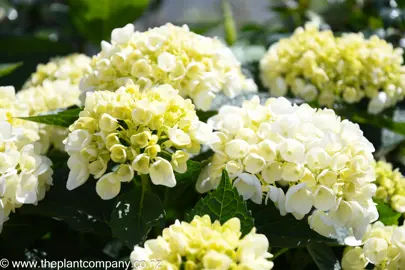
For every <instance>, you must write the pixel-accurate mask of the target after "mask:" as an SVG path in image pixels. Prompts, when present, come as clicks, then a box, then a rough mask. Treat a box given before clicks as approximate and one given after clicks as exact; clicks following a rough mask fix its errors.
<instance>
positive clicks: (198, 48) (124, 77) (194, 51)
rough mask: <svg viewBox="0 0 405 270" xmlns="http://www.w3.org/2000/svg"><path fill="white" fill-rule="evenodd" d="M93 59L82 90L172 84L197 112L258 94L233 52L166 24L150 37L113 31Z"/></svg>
mask: <svg viewBox="0 0 405 270" xmlns="http://www.w3.org/2000/svg"><path fill="white" fill-rule="evenodd" d="M101 47H102V50H101V52H100V53H99V54H97V55H96V56H95V57H93V59H92V62H91V66H92V69H93V71H92V72H91V73H90V74H89V75H86V76H85V77H84V79H83V81H82V83H81V90H83V91H84V92H86V91H97V90H109V91H115V90H116V89H117V88H118V87H120V86H122V85H124V84H125V83H127V82H128V81H132V82H133V83H135V84H137V85H140V86H141V89H143V88H145V89H149V88H150V87H151V86H152V85H157V84H170V85H172V86H173V87H174V88H176V89H178V90H179V94H180V95H181V96H182V97H190V98H191V99H192V100H193V102H194V104H195V105H196V107H197V108H198V109H203V110H208V109H209V108H210V105H211V101H212V99H213V98H214V96H215V93H218V92H220V91H223V92H224V93H225V95H227V96H231V97H232V96H235V95H237V94H239V93H240V92H241V91H243V90H246V91H256V90H257V86H256V85H255V83H254V82H253V80H252V79H247V78H245V76H244V75H243V74H242V72H241V67H240V63H239V62H238V61H237V60H236V58H235V56H234V55H233V54H232V52H231V50H230V49H229V48H227V47H226V46H225V45H223V44H222V43H221V42H220V41H219V40H218V39H216V38H208V37H204V36H201V35H197V34H195V33H193V32H191V31H190V30H189V28H188V27H187V25H184V26H183V27H178V26H174V25H172V24H170V23H169V24H166V25H163V26H161V27H156V28H152V29H150V30H148V31H146V32H138V31H135V32H134V26H133V25H132V24H128V25H126V26H125V27H123V28H117V29H115V30H113V32H112V34H111V42H110V43H108V42H106V41H103V42H102V43H101Z"/></svg>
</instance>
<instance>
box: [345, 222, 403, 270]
mask: <svg viewBox="0 0 405 270" xmlns="http://www.w3.org/2000/svg"><path fill="white" fill-rule="evenodd" d="M404 252H405V227H404V226H403V225H402V226H384V224H383V223H381V222H376V223H374V224H372V225H370V226H369V228H368V230H367V232H366V234H365V235H364V238H363V242H362V246H361V247H359V246H358V247H347V248H346V250H345V252H344V255H343V259H342V267H343V269H345V270H355V269H356V270H357V269H366V266H367V265H368V264H369V263H371V264H373V265H374V266H375V267H376V268H375V269H403V267H404V265H405V253H404Z"/></svg>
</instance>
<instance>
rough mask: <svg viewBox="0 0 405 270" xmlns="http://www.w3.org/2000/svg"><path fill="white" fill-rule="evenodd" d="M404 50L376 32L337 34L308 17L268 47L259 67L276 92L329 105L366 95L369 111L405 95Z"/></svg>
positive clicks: (374, 110) (271, 90) (400, 98)
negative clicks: (303, 22) (367, 35)
mask: <svg viewBox="0 0 405 270" xmlns="http://www.w3.org/2000/svg"><path fill="white" fill-rule="evenodd" d="M402 55H403V50H402V49H401V48H394V47H393V46H392V44H390V43H388V42H386V41H385V40H383V39H380V38H379V37H377V36H372V37H370V38H369V39H367V38H365V37H364V35H363V34H362V33H358V34H355V33H350V34H344V35H342V36H340V37H337V36H334V34H333V32H332V31H330V30H327V31H320V30H319V29H318V26H317V25H316V24H314V23H308V24H306V25H305V27H304V28H303V27H299V28H297V29H296V30H295V31H294V33H293V35H292V36H291V37H289V38H284V39H281V40H280V41H279V42H277V43H275V44H274V45H272V46H271V47H270V48H269V50H268V52H267V54H266V55H265V56H264V57H263V58H262V59H261V61H260V72H261V78H262V81H263V84H264V85H265V86H266V87H268V88H269V90H270V92H271V93H272V94H273V95H275V96H285V95H286V94H287V93H288V92H289V91H291V92H292V94H293V95H295V96H297V97H301V98H303V99H304V100H306V101H317V102H318V103H319V104H320V105H321V106H325V105H326V106H329V107H331V106H332V105H333V103H335V102H340V101H344V102H346V103H350V104H353V103H358V102H360V101H361V100H362V99H363V98H368V99H370V102H369V103H368V111H369V112H370V113H372V114H377V113H379V112H381V111H382V110H384V109H386V108H388V107H391V106H394V105H395V104H396V103H397V102H399V101H401V100H403V98H404V96H405V67H404V66H403V58H402Z"/></svg>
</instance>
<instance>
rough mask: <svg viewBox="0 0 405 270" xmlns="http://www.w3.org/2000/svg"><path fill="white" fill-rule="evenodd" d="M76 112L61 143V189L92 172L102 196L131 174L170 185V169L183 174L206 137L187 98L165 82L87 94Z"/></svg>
mask: <svg viewBox="0 0 405 270" xmlns="http://www.w3.org/2000/svg"><path fill="white" fill-rule="evenodd" d="M79 116H80V117H79V119H78V120H77V121H76V122H75V123H74V124H73V125H72V126H71V127H70V133H69V136H68V138H67V139H66V141H65V145H66V151H67V153H68V154H69V155H70V158H69V160H68V166H69V168H70V170H71V171H70V174H69V179H68V182H67V188H68V189H74V188H77V187H78V186H80V185H82V184H83V183H85V182H86V181H87V179H88V178H89V176H90V175H93V176H94V178H96V179H99V180H98V182H97V186H96V190H97V193H98V194H99V195H100V197H101V198H103V199H111V198H114V197H115V196H117V195H118V193H119V191H120V187H121V182H129V181H131V180H132V179H133V178H134V173H135V172H136V173H137V174H138V175H149V176H150V178H151V180H152V182H153V183H154V184H155V185H164V186H168V187H174V186H175V185H176V179H175V177H174V173H173V170H174V171H176V172H179V173H184V172H185V171H186V170H187V160H188V159H189V157H190V154H193V153H198V152H199V151H200V144H201V143H204V142H209V140H210V137H212V134H211V132H212V130H211V129H210V127H209V126H207V125H206V124H204V123H202V122H200V121H199V120H198V117H197V115H196V112H195V110H194V105H193V104H192V103H191V100H189V99H183V98H182V97H180V96H179V95H178V91H177V90H175V89H173V87H171V86H170V85H160V86H155V87H153V88H151V89H147V91H143V92H142V91H141V90H140V88H139V86H137V85H132V84H130V85H127V86H123V87H120V88H119V89H118V90H117V91H116V92H110V91H97V92H93V93H88V95H87V98H86V104H85V107H84V110H83V111H82V112H81V113H80V115H79ZM165 156H168V157H170V158H169V161H168V160H166V159H165ZM109 162H112V163H113V164H116V165H118V167H117V169H116V170H115V171H113V172H107V169H108V164H109Z"/></svg>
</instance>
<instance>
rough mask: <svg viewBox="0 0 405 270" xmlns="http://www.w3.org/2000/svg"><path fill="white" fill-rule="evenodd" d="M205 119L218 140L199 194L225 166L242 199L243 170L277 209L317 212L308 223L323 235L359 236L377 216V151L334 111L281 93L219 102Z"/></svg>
mask: <svg viewBox="0 0 405 270" xmlns="http://www.w3.org/2000/svg"><path fill="white" fill-rule="evenodd" d="M208 122H209V124H210V125H212V127H213V129H214V131H216V132H215V134H216V135H217V140H216V141H214V142H213V143H212V144H211V149H212V150H213V151H214V152H215V154H214V156H213V157H212V160H211V163H210V164H209V165H207V167H205V168H204V170H203V172H204V173H203V174H202V175H203V176H200V177H199V179H198V181H197V182H198V184H197V190H198V191H199V192H206V191H208V190H209V189H213V188H216V187H217V186H218V183H219V179H220V176H221V172H222V170H224V169H225V170H227V171H228V173H229V175H230V176H231V178H232V179H233V181H234V183H236V181H237V185H242V184H243V185H244V186H243V187H244V188H239V189H238V190H239V192H240V193H241V194H245V195H244V196H243V197H244V198H245V199H252V198H253V197H252V194H253V193H252V192H253V185H250V186H249V187H250V189H248V188H247V187H245V185H246V183H243V181H242V180H241V179H240V175H244V174H248V175H251V178H252V179H255V178H257V179H258V182H257V181H255V183H259V184H260V186H261V189H260V190H261V192H262V197H267V198H269V199H271V200H272V201H273V202H274V204H276V205H277V207H278V208H279V209H280V213H283V214H284V213H291V214H293V215H294V216H295V218H297V219H302V218H304V217H305V216H306V215H307V214H309V213H310V212H311V211H313V210H315V211H318V212H316V213H317V214H316V215H315V216H314V218H313V219H312V220H313V224H314V226H313V227H314V228H316V230H317V232H319V233H321V234H322V233H325V234H324V236H327V237H330V236H333V237H336V235H337V232H336V231H335V230H336V229H338V227H339V226H343V227H345V228H346V229H351V232H352V233H353V235H354V236H355V237H356V238H357V239H361V238H362V236H363V234H364V232H365V230H366V228H367V225H368V224H369V223H371V222H373V221H375V220H376V219H377V218H378V212H377V209H376V207H375V204H373V202H372V196H373V195H374V193H375V191H376V186H375V185H374V184H373V181H374V167H373V164H374V158H373V155H372V152H373V151H374V150H375V149H374V147H373V146H372V144H371V143H370V142H369V141H368V140H367V139H366V138H365V137H364V136H363V133H362V131H361V130H360V128H359V126H358V125H357V124H353V123H352V122H350V121H348V120H343V121H342V120H341V119H340V117H338V116H337V115H336V114H335V112H334V111H333V110H330V109H323V110H321V109H313V108H311V107H310V106H309V105H307V104H303V105H299V106H298V105H295V104H291V102H289V101H288V100H287V99H285V98H270V99H268V100H266V102H265V103H264V105H261V103H260V99H259V98H258V97H254V98H252V99H251V100H249V101H248V100H247V101H244V102H243V104H242V106H241V107H235V106H228V105H227V106H223V107H222V108H221V109H220V110H219V113H218V114H217V115H215V116H213V117H212V118H210V119H209V120H208ZM253 177H255V178H253ZM235 186H236V184H235ZM280 188H283V189H284V191H283V190H281V189H280ZM247 190H249V192H247ZM284 192H285V193H284ZM266 193H267V194H266ZM247 194H248V195H247ZM284 194H285V196H284ZM257 197H258V198H259V196H257ZM257 201H259V200H257ZM335 225H336V226H335Z"/></svg>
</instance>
